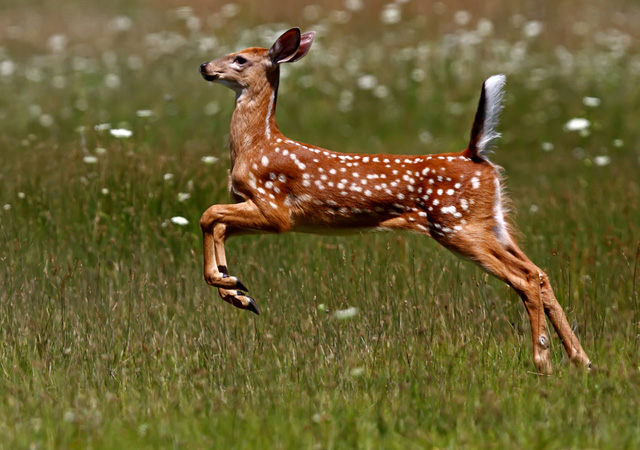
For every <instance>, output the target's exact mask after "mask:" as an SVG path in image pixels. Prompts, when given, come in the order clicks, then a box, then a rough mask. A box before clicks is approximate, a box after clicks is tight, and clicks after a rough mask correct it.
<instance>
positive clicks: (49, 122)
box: [38, 114, 54, 128]
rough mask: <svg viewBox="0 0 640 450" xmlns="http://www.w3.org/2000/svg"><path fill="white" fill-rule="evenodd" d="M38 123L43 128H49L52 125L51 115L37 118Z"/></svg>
mask: <svg viewBox="0 0 640 450" xmlns="http://www.w3.org/2000/svg"><path fill="white" fill-rule="evenodd" d="M38 122H40V125H42V126H43V127H45V128H49V127H50V126H52V125H53V122H54V121H53V116H51V114H43V115H41V116H40V117H39V118H38Z"/></svg>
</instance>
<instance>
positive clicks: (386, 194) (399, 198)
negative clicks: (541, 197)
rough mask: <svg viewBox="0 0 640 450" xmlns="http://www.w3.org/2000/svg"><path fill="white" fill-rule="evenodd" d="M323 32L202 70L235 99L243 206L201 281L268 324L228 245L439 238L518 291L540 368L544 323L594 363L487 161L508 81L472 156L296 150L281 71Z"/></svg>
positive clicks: (234, 180)
mask: <svg viewBox="0 0 640 450" xmlns="http://www.w3.org/2000/svg"><path fill="white" fill-rule="evenodd" d="M314 36H315V33H314V32H310V33H305V34H302V35H301V34H300V30H299V29H298V28H293V29H290V30H288V31H286V32H285V33H284V34H282V36H280V37H279V38H278V39H277V40H276V41H275V43H274V44H273V46H272V47H271V48H270V49H268V50H267V49H266V48H257V47H252V48H247V49H245V50H242V51H240V52H237V53H231V54H229V55H227V56H224V57H222V58H220V59H217V60H215V61H211V62H208V63H204V64H202V65H201V66H200V73H201V74H202V76H203V77H204V79H205V80H207V81H213V82H216V83H220V84H223V85H225V86H227V87H229V88H231V89H233V90H234V91H235V93H236V103H235V110H234V112H233V117H232V119H231V131H230V134H229V144H230V151H231V172H230V176H231V180H230V181H231V183H230V190H231V195H232V196H233V199H234V200H235V201H236V203H235V204H231V205H214V206H211V207H210V208H209V209H207V210H206V211H205V212H204V214H203V215H202V218H201V219H200V226H201V227H202V233H203V238H204V278H205V280H206V282H207V283H208V284H210V285H211V286H214V287H217V288H218V292H219V293H220V296H221V297H222V299H223V300H225V301H227V302H229V303H231V304H233V305H234V306H236V307H238V308H242V309H248V310H250V311H253V312H254V313H256V314H259V312H258V307H257V305H256V302H255V300H254V299H253V298H251V297H250V296H249V295H248V294H247V288H246V287H245V286H244V284H242V282H241V281H240V280H239V279H238V278H236V277H234V276H230V275H229V272H228V270H227V259H226V256H225V248H224V245H225V241H226V240H227V239H228V238H229V237H231V236H236V235H241V234H250V233H257V232H272V233H283V232H286V231H304V232H311V233H327V232H328V231H329V229H331V231H332V232H341V231H342V232H348V231H367V230H409V231H414V232H417V233H421V234H423V235H426V236H431V237H433V238H434V239H435V240H436V241H438V242H439V243H440V244H442V245H444V246H445V247H446V248H447V249H449V250H451V251H452V252H454V253H456V254H458V255H460V256H462V257H464V258H466V259H469V260H471V261H474V262H475V263H477V264H479V265H480V266H481V267H482V268H483V269H484V270H486V271H487V272H489V273H491V274H493V275H495V276H496V277H497V278H499V279H500V280H502V281H504V282H505V283H507V284H508V285H509V286H511V287H512V288H513V289H515V291H516V292H517V293H518V295H519V296H520V297H521V298H522V300H523V301H524V306H525V308H526V310H527V313H528V314H529V320H530V322H531V331H532V337H533V359H534V362H535V365H536V367H537V369H538V370H539V371H540V372H545V373H548V372H550V371H551V362H550V352H549V335H548V333H547V325H546V320H545V317H544V315H545V313H546V315H547V316H548V317H549V319H550V320H551V323H552V324H553V327H554V328H555V329H556V331H557V333H558V334H559V335H560V339H561V340H562V343H563V345H564V347H565V350H566V351H567V353H568V355H569V358H570V359H571V360H572V361H573V362H575V363H577V364H579V365H583V366H587V367H590V366H591V363H590V361H589V358H588V357H587V355H586V353H585V352H584V350H583V349H582V347H581V346H580V342H579V341H578V339H577V337H576V336H575V334H574V333H573V331H572V330H571V327H570V325H569V323H568V321H567V318H566V317H565V314H564V311H563V310H562V307H561V306H560V304H559V303H558V301H557V300H556V298H555V296H554V293H553V290H552V289H551V286H550V284H549V279H548V277H547V275H546V274H545V273H544V272H543V271H542V270H540V269H539V268H538V267H537V266H536V265H535V264H533V263H532V262H531V261H530V260H529V259H528V258H527V256H526V255H525V254H524V253H523V252H522V251H521V250H520V248H519V247H518V245H517V244H516V243H515V241H514V239H513V237H512V229H511V227H510V225H509V224H508V222H507V220H506V211H505V207H504V193H503V189H502V182H501V177H500V170H499V168H498V167H496V166H494V165H493V164H492V163H491V162H490V161H489V159H488V158H487V153H488V149H489V147H490V146H491V145H492V143H493V141H494V140H495V139H496V138H497V137H499V136H500V135H499V133H497V132H496V131H494V127H495V126H496V124H497V122H498V116H499V113H500V111H501V109H502V97H503V87H504V83H505V77H504V75H495V76H492V77H490V78H489V79H487V80H486V81H485V82H484V84H483V87H482V92H481V96H480V103H479V105H478V111H477V112H476V116H475V121H474V122H473V127H472V129H471V139H470V141H469V146H468V147H467V149H466V150H464V151H462V152H460V153H443V154H437V155H421V156H414V155H387V154H380V155H367V154H347V153H336V152H332V151H329V150H325V149H323V148H320V147H316V146H313V145H308V144H302V143H300V142H296V141H292V140H290V139H287V138H286V137H285V136H284V135H283V134H282V133H281V132H280V130H279V129H278V126H277V124H276V117H275V110H276V96H277V92H278V83H279V79H280V64H281V63H292V62H295V61H298V60H299V59H301V58H302V57H304V56H305V55H306V54H307V53H308V52H309V49H310V48H311V43H312V42H313V38H314Z"/></svg>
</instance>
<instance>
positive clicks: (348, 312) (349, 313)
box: [333, 306, 358, 320]
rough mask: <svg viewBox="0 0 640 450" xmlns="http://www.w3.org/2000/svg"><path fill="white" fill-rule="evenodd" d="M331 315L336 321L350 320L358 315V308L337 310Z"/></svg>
mask: <svg viewBox="0 0 640 450" xmlns="http://www.w3.org/2000/svg"><path fill="white" fill-rule="evenodd" d="M333 315H334V316H335V318H336V319H340V320H345V319H351V318H352V317H355V316H356V315H358V308H356V307H353V306H352V307H350V308H347V309H339V310H338V311H336V312H334V313H333Z"/></svg>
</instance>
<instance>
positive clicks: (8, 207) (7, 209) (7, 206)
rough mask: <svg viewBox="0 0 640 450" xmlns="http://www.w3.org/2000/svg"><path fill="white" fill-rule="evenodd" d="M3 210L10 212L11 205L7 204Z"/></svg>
mask: <svg viewBox="0 0 640 450" xmlns="http://www.w3.org/2000/svg"><path fill="white" fill-rule="evenodd" d="M2 209H4V210H5V211H9V210H10V209H11V205H10V204H8V203H7V204H5V205H3V206H2Z"/></svg>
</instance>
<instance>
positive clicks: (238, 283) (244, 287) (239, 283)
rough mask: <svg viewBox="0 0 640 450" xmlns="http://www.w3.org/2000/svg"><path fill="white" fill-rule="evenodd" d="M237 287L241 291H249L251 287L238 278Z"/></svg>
mask: <svg viewBox="0 0 640 450" xmlns="http://www.w3.org/2000/svg"><path fill="white" fill-rule="evenodd" d="M236 288H237V289H240V290H241V291H245V292H249V289H247V287H246V286H245V285H244V283H243V282H242V281H240V280H238V279H237V278H236Z"/></svg>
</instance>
